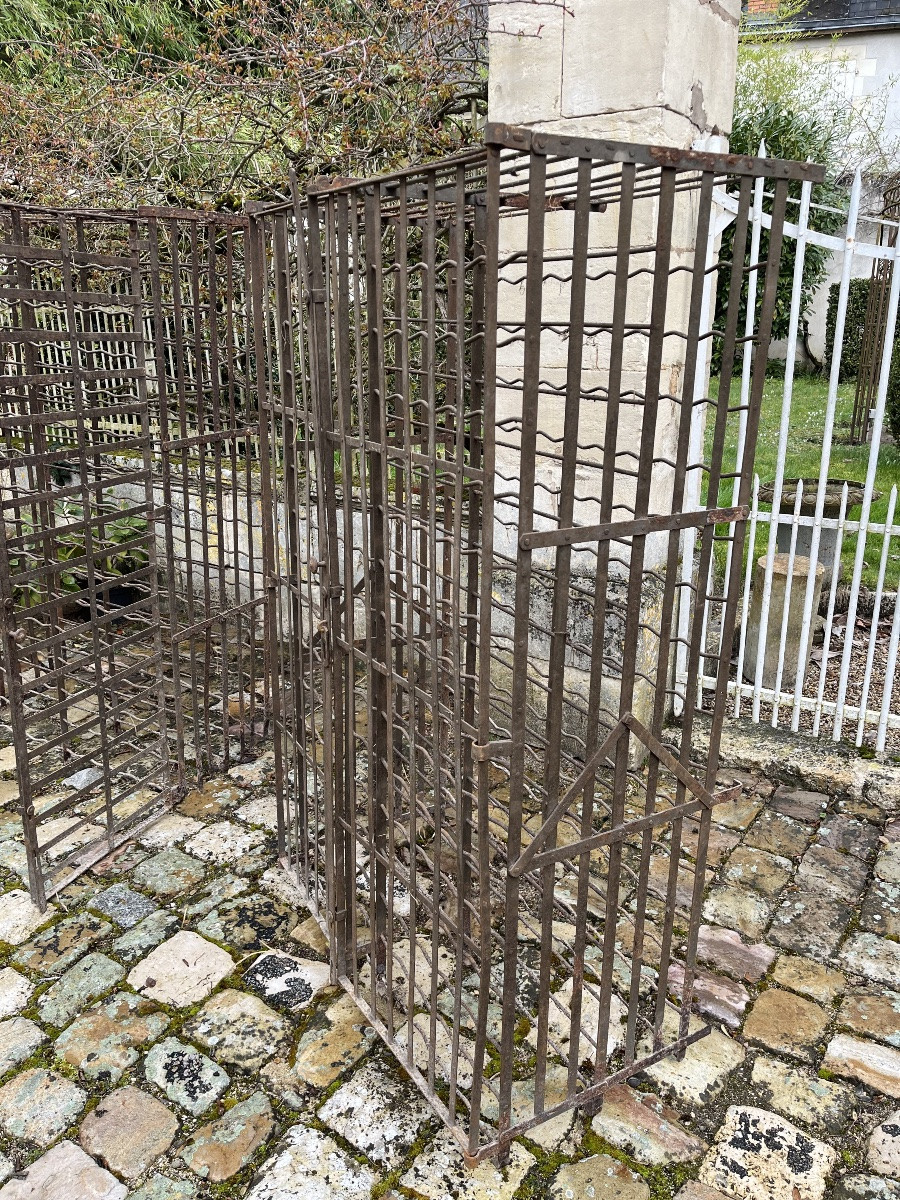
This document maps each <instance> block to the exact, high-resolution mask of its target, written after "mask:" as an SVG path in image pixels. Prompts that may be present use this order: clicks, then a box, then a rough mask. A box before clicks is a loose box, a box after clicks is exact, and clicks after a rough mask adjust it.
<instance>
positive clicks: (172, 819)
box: [138, 813, 203, 850]
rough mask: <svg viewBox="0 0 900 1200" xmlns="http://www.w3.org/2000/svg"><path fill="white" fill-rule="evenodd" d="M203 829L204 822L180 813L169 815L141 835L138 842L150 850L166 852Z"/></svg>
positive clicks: (161, 818)
mask: <svg viewBox="0 0 900 1200" xmlns="http://www.w3.org/2000/svg"><path fill="white" fill-rule="evenodd" d="M202 828H203V822H202V821H195V820H193V818H191V817H183V816H181V815H180V814H179V813H167V814H166V815H165V816H164V817H160V819H159V820H158V821H155V822H154V823H153V824H152V825H151V826H150V827H149V829H146V830H144V832H143V833H142V834H140V835H139V837H138V841H139V842H140V843H141V845H142V846H146V847H147V849H148V850H166V849H168V847H169V846H177V845H178V843H179V842H183V841H185V839H186V838H189V837H192V836H193V835H194V834H195V833H199V832H200V830H201V829H202Z"/></svg>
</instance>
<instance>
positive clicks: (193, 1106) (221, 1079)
mask: <svg viewBox="0 0 900 1200" xmlns="http://www.w3.org/2000/svg"><path fill="white" fill-rule="evenodd" d="M144 1074H145V1075H146V1077H147V1079H148V1080H149V1082H150V1083H155V1084H156V1086H157V1087H158V1088H159V1089H160V1091H162V1092H165V1094H166V1095H167V1096H168V1098H169V1099H170V1100H174V1101H175V1103H176V1104H180V1105H181V1107H182V1108H186V1109H187V1111H188V1112H190V1113H193V1114H194V1116H195V1117H198V1116H199V1115H200V1114H201V1113H204V1112H206V1110H207V1109H208V1108H209V1106H210V1105H211V1104H212V1103H213V1102H214V1101H215V1100H218V1098H219V1097H220V1096H221V1095H222V1093H223V1092H224V1091H225V1089H226V1088H227V1087H228V1084H229V1083H230V1082H231V1081H230V1079H229V1077H228V1075H227V1074H226V1073H225V1072H224V1071H223V1070H222V1068H221V1067H220V1066H219V1065H218V1063H214V1062H213V1061H212V1059H209V1058H207V1057H206V1055H205V1054H201V1053H200V1051H199V1050H195V1049H194V1047H193V1046H186V1045H185V1044H184V1042H179V1041H178V1039H177V1038H173V1037H169V1038H166V1040H165V1041H164V1042H159V1044H158V1045H156V1046H154V1047H153V1049H152V1050H151V1051H150V1053H149V1054H148V1055H147V1057H146V1059H145V1061H144Z"/></svg>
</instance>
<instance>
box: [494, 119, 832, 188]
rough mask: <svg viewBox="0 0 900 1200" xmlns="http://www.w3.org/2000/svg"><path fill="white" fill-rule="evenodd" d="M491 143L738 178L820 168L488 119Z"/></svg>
mask: <svg viewBox="0 0 900 1200" xmlns="http://www.w3.org/2000/svg"><path fill="white" fill-rule="evenodd" d="M484 138H485V142H487V143H488V144H489V145H498V146H506V147H508V148H509V149H511V150H516V151H518V152H519V153H520V154H525V153H528V151H529V150H530V151H532V152H535V151H537V152H538V153H543V154H548V155H558V156H559V157H560V158H573V157H575V156H576V155H584V156H585V157H588V158H594V159H599V160H601V161H602V162H609V163H615V162H620V163H627V164H629V165H631V164H634V165H639V166H649V167H659V168H664V169H667V170H672V171H713V172H715V173H716V174H720V175H730V176H739V177H744V178H746V177H752V178H754V179H757V178H759V176H763V177H764V178H766V179H800V180H803V179H808V180H810V181H811V182H812V183H821V182H822V181H823V179H824V178H825V170H824V168H823V167H820V166H816V165H815V164H814V163H798V162H792V161H790V160H785V159H780V158H751V157H749V156H748V155H744V154H715V153H709V152H706V151H700V150H681V149H677V148H675V147H672V146H644V145H638V144H635V143H632V142H610V141H606V140H605V139H601V138H583V137H575V136H574V135H566V134H559V135H556V134H551V133H546V132H544V131H543V130H540V131H539V130H531V129H528V128H524V127H520V126H514V125H505V124H502V123H501V122H499V121H489V122H488V123H487V125H486V126H485V130H484Z"/></svg>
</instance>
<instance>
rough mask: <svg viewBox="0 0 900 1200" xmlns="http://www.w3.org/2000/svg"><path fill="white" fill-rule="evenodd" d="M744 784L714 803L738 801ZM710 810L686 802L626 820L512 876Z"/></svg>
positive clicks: (545, 855) (695, 802)
mask: <svg viewBox="0 0 900 1200" xmlns="http://www.w3.org/2000/svg"><path fill="white" fill-rule="evenodd" d="M740 790H741V788H740V784H738V785H737V786H736V787H731V788H727V789H726V790H725V791H722V792H716V793H714V794H713V803H714V804H724V803H725V802H726V801H728V800H735V799H737V797H738V795H739V794H740ZM705 807H708V806H707V804H706V801H705V800H699V799H697V800H686V801H685V803H684V804H676V805H673V806H672V807H671V808H661V809H659V810H658V811H657V812H654V813H648V814H647V816H644V817H635V819H634V820H633V821H623V822H622V824H621V825H614V826H613V827H612V829H605V830H604V831H603V832H602V833H595V834H593V835H592V836H591V837H588V838H582V839H581V840H580V841H578V842H572V843H571V844H570V845H568V846H557V847H556V848H555V849H553V850H545V851H544V852H543V853H542V854H536V855H535V856H534V858H533V859H532V860H531V862H530V863H526V865H525V866H524V867H521V868H520V863H521V859H520V860H519V861H518V862H515V863H513V865H512V866H511V867H510V868H509V874H510V875H512V876H513V877H514V878H518V877H519V876H520V875H522V874H523V873H524V871H526V870H531V871H539V870H540V869H541V867H549V866H550V865H551V864H552V863H558V862H565V860H566V859H568V858H578V856H579V855H580V854H589V853H590V852H591V851H592V850H597V849H599V848H600V847H601V846H609V845H610V844H611V843H612V842H621V841H623V840H624V839H625V838H626V837H627V836H628V834H630V833H640V832H641V831H642V830H644V829H652V828H653V827H654V826H656V825H665V824H666V822H668V821H676V820H678V818H679V817H689V816H690V815H691V814H692V813H695V812H698V811H699V810H700V809H702V808H705Z"/></svg>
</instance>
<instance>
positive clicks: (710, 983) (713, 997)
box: [667, 962, 750, 1029]
mask: <svg viewBox="0 0 900 1200" xmlns="http://www.w3.org/2000/svg"><path fill="white" fill-rule="evenodd" d="M667 985H668V991H669V995H671V996H675V997H676V998H677V999H678V1000H679V1001H680V1000H681V997H682V996H683V995H684V966H683V965H682V963H680V962H673V963H670V965H669V976H668V981H667ZM691 996H692V1004H693V1006H694V1007H696V1009H697V1011H698V1012H701V1013H703V1014H704V1015H705V1016H707V1017H711V1018H712V1019H713V1020H714V1021H721V1022H722V1024H723V1025H727V1026H728V1027H729V1028H730V1029H737V1028H739V1026H740V1024H741V1021H742V1020H743V1019H744V1010H745V1009H746V1007H747V1005H748V1004H749V1003H750V993H749V992H748V991H747V989H746V988H745V987H744V985H743V984H741V983H735V982H733V981H732V980H731V979H725V978H724V976H722V975H713V974H712V972H711V971H704V970H703V969H702V968H698V969H696V970H695V972H694V984H693V988H692V990H691Z"/></svg>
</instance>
